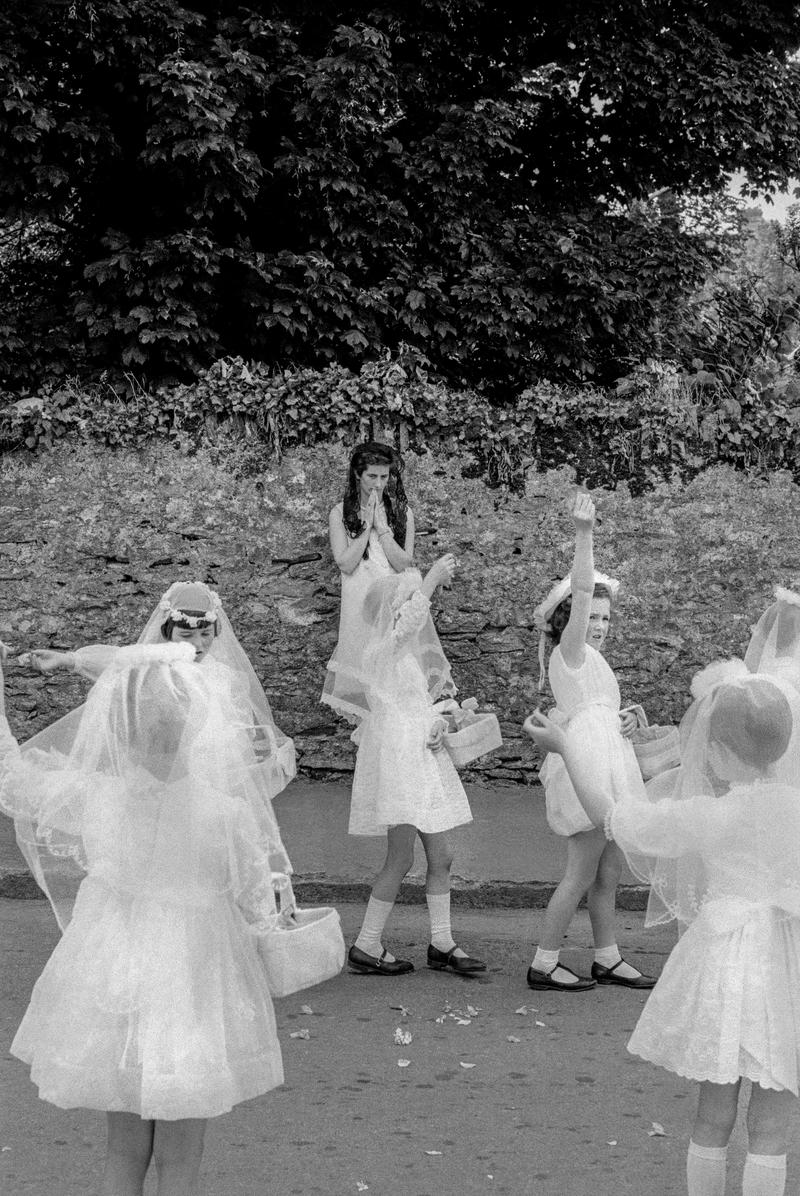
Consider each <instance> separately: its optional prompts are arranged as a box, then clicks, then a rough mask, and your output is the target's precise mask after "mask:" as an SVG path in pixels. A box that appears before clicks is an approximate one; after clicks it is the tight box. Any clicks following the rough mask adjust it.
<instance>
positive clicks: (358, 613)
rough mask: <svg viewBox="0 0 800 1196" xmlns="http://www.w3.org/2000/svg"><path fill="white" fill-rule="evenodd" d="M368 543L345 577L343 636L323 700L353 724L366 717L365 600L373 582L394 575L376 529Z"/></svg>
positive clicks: (330, 665)
mask: <svg viewBox="0 0 800 1196" xmlns="http://www.w3.org/2000/svg"><path fill="white" fill-rule="evenodd" d="M368 544H369V555H368V556H366V557H362V559H361V560H360V561H359V563H358V565H357V566H356V567H355V569H354V570H353V572H352V573H342V574H341V585H342V598H341V605H340V608H339V637H338V640H337V642H336V648H335V649H334V652H333V655H332V656H331V658H330V660H329V662H328V671H327V674H326V677H325V684H324V687H323V691H322V697H321V699H320V701H322V702H324V703H325V704H326V705H327V706H331V707H332V708H333V709H334V710H336V711H337V713H339V714H342V715H344V716H345V717H346V718H348V719H349V720H350V721H351V722H355V721H357V720H358V719H360V718H361V717H362V716H363V714H364V707H363V704H362V701H361V698H360V691H361V687H360V685H359V683H358V682H357V680H356V678H358V677H359V676H360V670H361V656H362V652H363V646H364V634H363V632H364V622H363V614H362V611H363V606H364V598H365V597H366V594H367V590H368V589H369V588H370V586H371V585H372V584H373V582H375V581H377V580H379V579H380V578H381V577H386V576H388V575H390V574H392V573H393V572H394V570H393V569H392V566H391V565H390V564H389V560H388V558H387V556H386V553H385V552H384V551H383V548H382V546H381V542H380V538H379V536H378V533H377V532H376V530H375V528H374V527H373V528H372V529H371V531H370V534H369V542H368ZM357 695H358V696H357Z"/></svg>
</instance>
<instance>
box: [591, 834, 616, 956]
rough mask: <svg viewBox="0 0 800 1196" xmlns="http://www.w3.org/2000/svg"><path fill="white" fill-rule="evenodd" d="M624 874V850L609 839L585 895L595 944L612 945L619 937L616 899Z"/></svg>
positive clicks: (599, 945) (601, 945)
mask: <svg viewBox="0 0 800 1196" xmlns="http://www.w3.org/2000/svg"><path fill="white" fill-rule="evenodd" d="M604 837H605V836H604ZM621 875H622V852H621V851H620V849H619V848H618V847H617V845H616V843H609V842H608V840H606V845H605V847H604V849H603V852H602V854H601V856H600V860H599V862H598V865H597V872H596V874H595V878H594V880H593V881H592V883H591V885H590V886H589V891H588V893H587V895H586V904H587V906H588V908H589V919H590V921H591V923H592V937H593V939H594V945H595V947H598V948H602V947H611V946H613V945H614V944H615V943H616V941H617V927H616V901H617V885H618V884H619V878H620V876H621Z"/></svg>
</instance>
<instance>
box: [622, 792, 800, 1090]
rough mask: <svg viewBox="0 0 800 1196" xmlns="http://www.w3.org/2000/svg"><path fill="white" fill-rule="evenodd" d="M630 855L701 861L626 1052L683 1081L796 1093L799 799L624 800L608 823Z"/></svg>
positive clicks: (761, 795)
mask: <svg viewBox="0 0 800 1196" xmlns="http://www.w3.org/2000/svg"><path fill="white" fill-rule="evenodd" d="M606 821H607V833H608V834H609V835H610V836H611V837H613V838H614V839H615V840H616V842H617V843H619V845H620V847H621V848H622V849H623V851H625V852H626V854H629V856H630V857H633V858H632V861H631V862H632V865H634V866H636V867H637V868H639V867H640V860H639V859H638V858H637V857H639V856H641V855H645V856H648V855H649V856H651V857H656V856H661V857H672V858H676V859H680V858H682V857H685V856H689V855H692V854H694V855H699V856H700V858H701V861H702V864H703V870H704V874H705V884H704V890H703V892H702V894H699V895H698V905H697V913H696V916H695V918H694V920H693V921H692V922H691V923H690V924H689V926H688V928H687V929H686V931H685V933H684V934H683V935H682V937H681V938H680V940H679V942H678V944H677V946H676V947H675V948H674V950H673V951H672V953H671V955H670V956H669V959H668V960H667V963H666V965H665V967H664V970H663V972H662V973H661V976H660V978H659V980H658V983H657V984H656V986H655V988H654V989H653V991H652V993H651V995H650V997H649V999H648V1001H647V1004H646V1005H645V1008H644V1011H643V1013H642V1015H641V1017H640V1018H639V1022H638V1024H637V1026H636V1029H635V1030H634V1032H633V1035H632V1037H631V1039H630V1042H629V1043H628V1050H629V1051H631V1052H632V1053H633V1054H635V1055H640V1056H641V1057H642V1058H643V1059H648V1060H649V1061H650V1062H651V1063H656V1064H659V1065H660V1066H661V1067H665V1068H667V1069H668V1070H669V1071H673V1072H676V1073H677V1074H678V1075H681V1076H685V1077H687V1078H688V1079H691V1080H710V1081H712V1082H713V1083H716V1084H732V1083H735V1081H736V1080H738V1079H739V1077H740V1076H743V1077H745V1078H747V1079H750V1080H752V1081H753V1082H755V1083H757V1084H760V1085H761V1086H762V1087H764V1088H772V1089H787V1090H789V1091H790V1092H793V1093H795V1095H797V1094H798V1081H799V1080H800V879H799V877H800V872H799V870H798V860H800V791H798V790H797V789H793V788H789V787H787V786H785V785H778V784H763V783H761V784H758V785H756V784H753V785H748V786H738V787H735V788H733V789H731V791H730V793H728V794H727V795H726V796H725V797H722V798H714V797H697V798H690V799H688V800H685V801H671V800H665V801H661V802H658V803H656V804H654V805H649V804H647V803H640V802H630V801H624V802H620V803H619V804H618V805H617V806H616V807H615V808H614V809H613V810H612V811H611V813H610V814H609V816H608V818H607V820H606Z"/></svg>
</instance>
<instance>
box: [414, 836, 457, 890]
mask: <svg viewBox="0 0 800 1196" xmlns="http://www.w3.org/2000/svg"><path fill="white" fill-rule="evenodd" d="M420 839H421V840H422V846H423V847H424V849H425V859H426V860H427V863H428V868H427V872H426V874H425V892H426V893H430V894H431V896H440V895H441V894H443V893H449V892H450V869H451V868H452V866H453V855H454V851H453V843H452V839H451V837H450V835H449V834H448V832H447V831H440V832H439V833H438V834H435V835H423V834H420Z"/></svg>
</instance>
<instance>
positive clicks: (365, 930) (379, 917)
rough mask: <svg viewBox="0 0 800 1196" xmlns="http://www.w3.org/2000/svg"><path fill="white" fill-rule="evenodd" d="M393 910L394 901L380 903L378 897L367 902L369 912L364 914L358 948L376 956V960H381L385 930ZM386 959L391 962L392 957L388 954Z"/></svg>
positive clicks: (357, 940) (357, 941) (357, 942)
mask: <svg viewBox="0 0 800 1196" xmlns="http://www.w3.org/2000/svg"><path fill="white" fill-rule="evenodd" d="M393 909H394V902H393V901H379V900H378V898H377V897H370V899H369V901H368V902H367V912H366V913H365V914H364V921H363V922H362V923H361V929H360V931H359V932H358V938H357V939H356V946H357V947H358V949H359V950H360V951H366V953H367V955H374V956H375V958H376V959H379V958H380V956H381V953H382V951H383V947H382V946H381V938H382V937H383V928H384V926H385V925H386V922H387V920H388V918H389V914H390V913H391V912H392V910H393ZM386 958H387V961H389V962H391V959H392V957H391V956H390V955H389V954H388V952H387V956H386Z"/></svg>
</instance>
